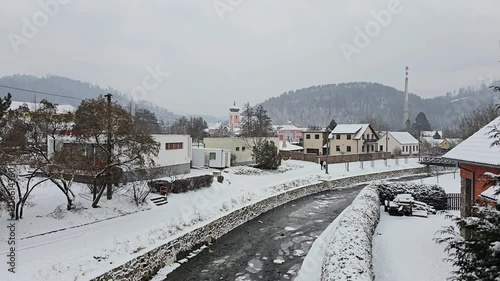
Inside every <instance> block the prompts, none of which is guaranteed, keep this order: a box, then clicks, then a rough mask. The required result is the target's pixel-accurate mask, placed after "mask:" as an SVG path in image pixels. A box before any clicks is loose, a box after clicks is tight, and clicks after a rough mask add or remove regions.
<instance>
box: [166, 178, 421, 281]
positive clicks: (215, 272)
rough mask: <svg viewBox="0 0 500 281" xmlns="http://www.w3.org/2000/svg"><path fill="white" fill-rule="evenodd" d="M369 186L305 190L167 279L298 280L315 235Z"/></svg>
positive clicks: (195, 257)
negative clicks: (309, 193)
mask: <svg viewBox="0 0 500 281" xmlns="http://www.w3.org/2000/svg"><path fill="white" fill-rule="evenodd" d="M419 178H422V176H419V177H416V176H412V177H406V178H401V179H397V181H410V180H415V179H419ZM365 186H366V184H361V185H356V186H354V187H352V188H346V189H336V190H331V191H325V192H322V193H318V194H314V195H310V196H306V197H304V198H300V199H297V200H294V201H292V202H289V203H286V204H284V205H282V206H280V207H277V208H275V209H273V210H271V211H269V212H267V213H264V214H262V215H260V216H258V217H256V218H255V219H253V220H251V221H249V222H247V223H245V224H243V225H241V226H239V227H237V228H236V229H234V230H233V231H231V232H229V233H228V234H226V235H224V236H223V237H221V238H220V239H218V240H217V241H215V242H214V243H213V244H210V245H208V247H206V248H205V249H204V250H203V251H201V252H200V253H199V254H197V255H196V256H194V257H192V258H189V259H185V260H183V261H182V262H181V265H180V266H179V267H178V268H176V269H175V270H174V271H172V272H171V273H170V274H168V275H167V278H166V279H165V280H166V281H176V280H178V281H187V280H193V281H194V280H196V281H201V280H237V281H244V280H293V279H294V278H295V276H296V274H297V272H298V270H299V269H300V267H301V264H302V261H303V260H304V258H305V256H306V255H307V253H308V252H309V249H310V248H311V246H312V244H313V242H314V240H316V238H317V237H318V236H319V235H320V234H321V233H322V232H323V230H324V229H326V228H327V227H328V225H329V224H330V223H331V222H332V221H333V220H335V218H336V217H337V216H338V215H339V214H340V213H341V212H342V211H343V210H344V209H345V208H346V207H347V206H349V204H350V203H351V202H352V200H354V198H355V197H356V195H357V194H358V193H359V191H360V190H361V189H362V188H363V187H365Z"/></svg>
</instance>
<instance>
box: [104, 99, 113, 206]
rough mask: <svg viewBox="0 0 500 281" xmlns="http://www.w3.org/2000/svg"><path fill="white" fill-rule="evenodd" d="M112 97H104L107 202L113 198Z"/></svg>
mask: <svg viewBox="0 0 500 281" xmlns="http://www.w3.org/2000/svg"><path fill="white" fill-rule="evenodd" d="M112 96H113V95H112V94H110V93H108V94H107V95H105V97H106V99H107V101H108V108H107V113H108V120H107V122H108V126H107V131H108V132H107V135H108V140H107V147H108V159H107V163H106V164H107V166H108V171H107V172H106V174H107V188H106V198H107V199H108V200H111V199H112V198H113V188H112V183H111V171H110V170H109V169H110V165H111V160H112V155H113V145H112V144H111V121H112V120H111V118H112V114H111V97H112Z"/></svg>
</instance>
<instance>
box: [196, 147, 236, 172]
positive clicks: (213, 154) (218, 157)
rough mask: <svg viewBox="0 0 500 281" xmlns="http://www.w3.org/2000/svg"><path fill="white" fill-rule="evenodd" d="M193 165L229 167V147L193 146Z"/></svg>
mask: <svg viewBox="0 0 500 281" xmlns="http://www.w3.org/2000/svg"><path fill="white" fill-rule="evenodd" d="M192 166H193V167H210V168H219V169H223V168H229V167H231V149H223V148H204V147H193V162H192Z"/></svg>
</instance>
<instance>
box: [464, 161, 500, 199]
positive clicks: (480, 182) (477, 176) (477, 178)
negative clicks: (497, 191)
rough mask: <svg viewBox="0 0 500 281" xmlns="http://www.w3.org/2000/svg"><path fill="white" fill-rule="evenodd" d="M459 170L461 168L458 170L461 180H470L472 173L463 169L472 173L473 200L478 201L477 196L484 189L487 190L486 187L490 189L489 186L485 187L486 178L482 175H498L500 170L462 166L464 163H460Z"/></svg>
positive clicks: (468, 165)
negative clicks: (487, 173) (489, 173)
mask: <svg viewBox="0 0 500 281" xmlns="http://www.w3.org/2000/svg"><path fill="white" fill-rule="evenodd" d="M460 168H461V169H460V177H461V178H466V179H472V173H470V172H468V171H466V170H464V169H463V168H465V169H467V170H471V171H473V172H474V200H476V199H478V196H479V194H481V192H483V191H485V190H486V189H488V187H490V186H489V185H485V184H486V180H487V177H486V176H484V175H483V174H484V173H485V172H491V173H495V174H500V168H492V167H486V166H479V165H473V164H464V163H460Z"/></svg>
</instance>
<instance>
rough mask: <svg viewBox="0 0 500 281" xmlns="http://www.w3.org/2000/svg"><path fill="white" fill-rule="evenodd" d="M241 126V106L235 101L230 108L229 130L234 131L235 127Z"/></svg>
mask: <svg viewBox="0 0 500 281" xmlns="http://www.w3.org/2000/svg"><path fill="white" fill-rule="evenodd" d="M239 128H240V108H239V107H237V106H236V102H234V104H233V106H231V107H230V108H229V132H231V133H234V131H235V129H239Z"/></svg>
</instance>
